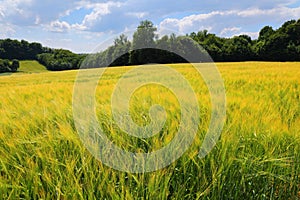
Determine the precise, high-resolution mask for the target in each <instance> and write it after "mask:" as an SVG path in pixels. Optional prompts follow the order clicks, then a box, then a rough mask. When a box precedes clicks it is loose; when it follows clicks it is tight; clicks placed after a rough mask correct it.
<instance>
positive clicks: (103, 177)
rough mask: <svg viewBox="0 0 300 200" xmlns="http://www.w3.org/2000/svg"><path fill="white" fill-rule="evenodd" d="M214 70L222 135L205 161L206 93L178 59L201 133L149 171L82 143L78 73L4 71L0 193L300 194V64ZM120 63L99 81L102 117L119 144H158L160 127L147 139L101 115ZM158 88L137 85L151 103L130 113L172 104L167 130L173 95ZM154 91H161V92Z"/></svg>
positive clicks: (172, 125)
mask: <svg viewBox="0 0 300 200" xmlns="http://www.w3.org/2000/svg"><path fill="white" fill-rule="evenodd" d="M218 67H219V69H220V72H221V74H222V76H223V78H224V81H225V86H226V91H227V121H226V125H225V127H224V129H223V135H222V137H221V140H220V141H219V142H218V144H217V146H216V147H215V149H214V150H213V151H212V152H211V153H210V154H209V155H208V156H206V157H205V158H204V159H202V160H201V159H199V158H198V157H197V153H198V149H199V144H200V142H201V135H203V133H205V131H206V128H207V125H208V124H207V121H208V119H209V99H208V96H207V94H205V91H206V90H205V86H204V85H203V83H202V82H201V81H196V80H197V78H199V77H197V76H196V75H195V73H194V71H193V70H191V69H189V70H188V69H187V68H186V66H185V65H182V66H181V65H175V68H176V70H178V71H179V72H181V73H182V74H184V76H185V77H187V78H188V79H189V80H191V84H192V86H193V87H194V89H195V91H196V93H197V96H198V98H199V103H200V105H201V108H202V119H203V120H202V121H201V127H200V129H199V137H197V139H196V141H195V144H194V145H193V146H192V147H191V149H190V150H189V151H188V152H187V153H186V154H185V155H184V156H183V157H182V158H180V159H179V160H177V161H176V162H175V163H173V164H172V165H170V166H169V167H166V168H165V169H162V170H159V171H157V172H153V173H147V174H128V173H123V172H118V171H116V170H113V169H110V168H109V167H106V166H104V165H103V164H101V163H100V162H98V161H96V160H95V159H94V158H93V157H92V156H91V155H90V154H89V153H88V152H87V150H86V149H85V147H84V146H83V145H82V143H81V142H80V140H79V139H78V136H77V133H76V130H75V129H74V124H73V118H72V91H73V84H74V79H75V77H76V71H67V72H51V73H48V72H47V73H40V74H30V75H28V74H23V75H22V74H21V75H12V76H9V77H8V76H7V77H0V109H1V112H0V151H1V152H2V153H1V154H0V199H1V198H2V199H9V198H10V199H19V198H25V199H34V198H37V199H38V198H43V199H50V198H54V199H94V198H96V199H105V198H106V199H132V198H141V199H167V198H168V199H196V198H208V199H240V198H241V197H242V198H244V199H277V198H279V199H297V197H298V198H300V193H299V188H300V187H299V186H300V175H299V171H300V135H299V130H300V108H299V95H300V87H299V85H300V80H299V77H300V70H299V63H247V62H245V63H220V64H218ZM126 70H128V68H122V69H121V68H113V69H110V70H108V72H107V74H106V75H107V77H106V78H105V79H104V82H103V84H102V85H101V87H99V88H98V90H97V95H98V96H99V97H100V98H98V100H97V101H98V107H97V109H98V110H97V111H98V116H99V119H100V120H101V121H102V122H103V124H104V126H105V127H106V128H105V127H104V129H105V130H106V133H107V134H108V135H110V136H111V138H112V139H113V140H114V141H115V142H116V143H117V144H118V145H120V146H122V147H123V148H125V149H129V150H133V149H135V150H137V151H146V150H147V149H151V148H154V149H155V148H159V147H160V146H164V145H165V144H166V143H167V142H168V141H169V140H170V136H169V135H168V134H166V133H165V132H164V133H163V134H162V136H157V137H153V138H150V139H149V140H147V141H146V142H145V141H141V140H137V139H134V138H132V137H128V136H126V135H122V133H121V132H120V131H119V130H118V129H116V128H113V126H111V123H110V116H107V114H106V113H109V112H108V111H109V106H110V94H111V92H112V89H113V87H112V86H113V85H114V84H115V83H116V82H117V80H118V77H119V76H120V74H121V73H124V71H126ZM7 88H9V89H7ZM160 92H166V91H163V89H159V88H155V87H154V88H148V89H143V88H142V89H140V90H138V91H137V92H136V95H146V96H147V95H150V101H146V102H145V101H143V100H139V98H135V99H134V100H133V102H132V105H133V108H132V114H133V117H134V118H136V120H137V121H138V120H141V119H143V117H142V115H143V114H144V113H147V111H148V107H149V105H150V104H151V103H161V104H162V105H165V106H166V107H167V108H169V109H170V111H169V112H168V114H169V116H171V119H170V120H169V121H167V123H169V129H170V130H169V132H174V131H175V132H176V127H178V124H177V123H178V122H177V120H176V119H175V117H174V116H175V115H176V112H175V111H176V109H175V110H174V106H173V105H175V106H176V102H175V103H174V102H173V101H174V100H172V99H173V98H172V95H171V94H166V93H160ZM153 94H154V95H153ZM156 94H163V95H162V99H160V98H157V96H158V95H156ZM148 99H149V98H148ZM152 101H153V102H152ZM168 106H169V107H168ZM172 109H173V110H172ZM138 122H139V123H143V121H138ZM106 125H107V126H106ZM120 135H121V137H120ZM149 144H150V145H149ZM1 195H2V196H1Z"/></svg>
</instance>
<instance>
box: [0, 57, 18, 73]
mask: <svg viewBox="0 0 300 200" xmlns="http://www.w3.org/2000/svg"><path fill="white" fill-rule="evenodd" d="M19 67H20V64H19V61H18V60H16V59H14V60H13V61H12V62H10V61H9V60H7V59H0V73H4V72H16V71H17V70H18V68H19Z"/></svg>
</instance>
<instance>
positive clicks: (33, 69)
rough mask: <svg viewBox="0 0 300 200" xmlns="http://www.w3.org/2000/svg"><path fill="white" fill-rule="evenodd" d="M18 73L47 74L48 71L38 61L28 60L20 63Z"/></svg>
mask: <svg viewBox="0 0 300 200" xmlns="http://www.w3.org/2000/svg"><path fill="white" fill-rule="evenodd" d="M18 71H19V72H23V73H40V72H46V71H47V69H46V67H45V66H43V65H41V64H40V63H38V62H37V61H32V60H26V61H20V68H19V70H18Z"/></svg>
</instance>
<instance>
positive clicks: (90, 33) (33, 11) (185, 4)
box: [0, 0, 300, 53]
mask: <svg viewBox="0 0 300 200" xmlns="http://www.w3.org/2000/svg"><path fill="white" fill-rule="evenodd" d="M299 18H300V0H252V1H249V0H229V1H224V0H222V1H221V0H176V1H174V0H160V1H158V0H151V1H150V0H116V1H102V0H97V1H96V0H0V39H4V38H13V39H18V40H21V39H24V40H27V41H30V42H40V43H42V44H43V45H44V46H48V47H52V48H64V49H69V50H72V51H74V52H76V53H86V52H92V51H93V50H94V49H95V48H96V47H97V46H99V45H100V46H101V44H104V43H105V41H107V40H108V39H111V38H115V37H117V36H118V35H120V34H122V33H123V32H128V31H129V32H131V31H134V30H135V29H136V27H137V26H138V24H139V23H140V21H142V20H150V21H152V22H153V23H154V25H155V26H156V27H157V29H158V34H160V35H163V34H166V33H170V31H167V30H172V32H175V33H176V34H177V35H178V34H186V33H191V32H198V31H200V30H204V29H206V30H208V31H209V32H210V33H214V34H216V35H218V36H222V37H232V36H234V35H240V34H247V35H249V36H251V37H252V38H254V39H255V38H257V36H258V33H259V30H260V29H261V28H263V27H264V26H266V25H269V26H272V27H273V28H274V29H277V28H279V27H280V26H281V25H282V24H283V23H284V22H285V21H288V20H291V19H299Z"/></svg>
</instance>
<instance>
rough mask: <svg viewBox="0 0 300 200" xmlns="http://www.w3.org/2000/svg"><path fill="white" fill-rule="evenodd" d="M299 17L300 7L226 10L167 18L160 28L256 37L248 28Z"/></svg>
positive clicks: (185, 31)
mask: <svg viewBox="0 0 300 200" xmlns="http://www.w3.org/2000/svg"><path fill="white" fill-rule="evenodd" d="M299 17H300V7H299V8H288V7H277V8H272V9H265V10H263V9H258V8H252V9H247V10H226V11H213V12H210V13H206V14H197V15H196V14H193V15H190V16H186V17H183V18H181V19H176V18H167V19H165V20H163V21H162V22H161V23H160V24H159V27H160V28H161V29H164V28H169V29H174V30H177V31H179V32H184V33H190V32H192V31H198V30H203V29H207V30H209V31H212V32H214V33H216V34H220V35H221V36H232V35H234V34H237V33H241V32H250V33H251V32H252V36H255V34H256V32H257V31H258V30H257V31H256V32H253V31H249V30H248V27H251V26H253V25H256V26H258V28H262V27H259V26H260V24H265V23H268V22H273V23H274V21H275V22H280V23H283V22H284V21H287V20H290V19H297V18H299ZM237 26H238V27H237ZM254 33H255V34H254Z"/></svg>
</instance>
